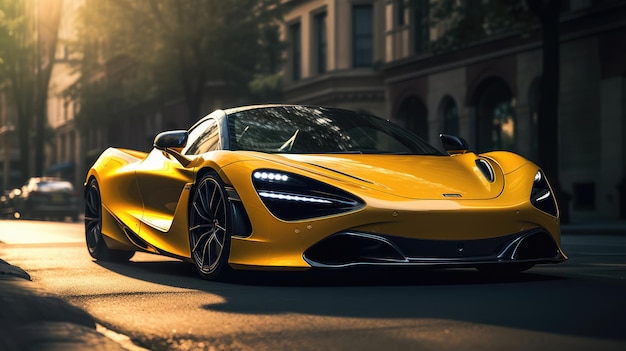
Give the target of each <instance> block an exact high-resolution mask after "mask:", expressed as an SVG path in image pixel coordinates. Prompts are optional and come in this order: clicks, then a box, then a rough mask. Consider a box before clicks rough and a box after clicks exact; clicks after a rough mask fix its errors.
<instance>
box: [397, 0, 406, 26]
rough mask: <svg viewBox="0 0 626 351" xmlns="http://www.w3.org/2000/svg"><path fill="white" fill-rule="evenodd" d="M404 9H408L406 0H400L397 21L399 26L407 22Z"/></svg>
mask: <svg viewBox="0 0 626 351" xmlns="http://www.w3.org/2000/svg"><path fill="white" fill-rule="evenodd" d="M404 10H406V0H398V1H397V3H396V23H397V25H398V27H400V26H403V25H405V24H406V18H405V17H404V12H405V11H404Z"/></svg>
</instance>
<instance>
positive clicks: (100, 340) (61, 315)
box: [0, 259, 126, 351]
mask: <svg viewBox="0 0 626 351" xmlns="http://www.w3.org/2000/svg"><path fill="white" fill-rule="evenodd" d="M0 350H3V351H22V350H68V351H73V350H104V351H120V350H126V349H125V348H123V347H122V346H121V345H120V344H118V343H117V342H115V341H113V340H111V339H109V338H107V337H106V336H104V335H103V334H101V333H99V332H98V331H97V330H96V322H95V320H94V319H93V317H92V316H91V315H89V314H88V313H87V312H85V311H84V310H82V309H80V308H78V307H76V306H73V305H71V304H69V303H68V302H66V301H65V300H63V299H61V298H60V297H57V296H54V295H52V294H49V293H47V292H46V291H44V290H43V289H42V288H41V287H40V286H39V285H38V284H36V283H35V282H33V281H31V279H30V275H29V274H28V273H26V272H25V271H24V270H23V269H21V268H20V267H17V266H13V265H11V264H9V263H7V262H6V261H4V260H2V259H0Z"/></svg>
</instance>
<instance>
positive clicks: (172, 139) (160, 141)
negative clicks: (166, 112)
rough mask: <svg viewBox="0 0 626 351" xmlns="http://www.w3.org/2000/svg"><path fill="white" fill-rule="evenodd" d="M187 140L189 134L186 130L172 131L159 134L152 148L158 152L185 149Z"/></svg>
mask: <svg viewBox="0 0 626 351" xmlns="http://www.w3.org/2000/svg"><path fill="white" fill-rule="evenodd" d="M188 138H189V133H187V131H186V130H172V131H169V132H163V133H159V135H157V136H156V137H155V138H154V147H155V148H157V149H159V150H165V149H169V148H181V147H185V145H187V139H188Z"/></svg>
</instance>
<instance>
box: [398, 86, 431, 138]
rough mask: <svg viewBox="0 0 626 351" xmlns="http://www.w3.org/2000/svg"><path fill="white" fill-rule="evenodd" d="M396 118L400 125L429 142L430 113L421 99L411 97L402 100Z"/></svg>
mask: <svg viewBox="0 0 626 351" xmlns="http://www.w3.org/2000/svg"><path fill="white" fill-rule="evenodd" d="M396 117H397V118H396V121H397V123H398V124H399V125H401V126H403V127H405V128H406V129H408V130H410V131H411V132H413V133H415V134H417V135H419V136H420V137H422V139H424V140H426V141H428V111H427V110H426V106H425V105H424V103H423V102H422V100H420V98H418V97H417V96H415V95H410V96H408V97H406V98H405V99H404V100H402V103H401V104H400V108H399V109H398V113H397V115H396Z"/></svg>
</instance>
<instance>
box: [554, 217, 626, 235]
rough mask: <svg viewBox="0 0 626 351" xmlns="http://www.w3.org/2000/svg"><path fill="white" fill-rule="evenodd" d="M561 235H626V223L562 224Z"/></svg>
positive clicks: (617, 221) (616, 221)
mask: <svg viewBox="0 0 626 351" xmlns="http://www.w3.org/2000/svg"><path fill="white" fill-rule="evenodd" d="M561 234H563V235H570V234H589V235H594V234H597V235H626V221H619V220H615V221H592V222H581V223H568V224H561Z"/></svg>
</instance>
